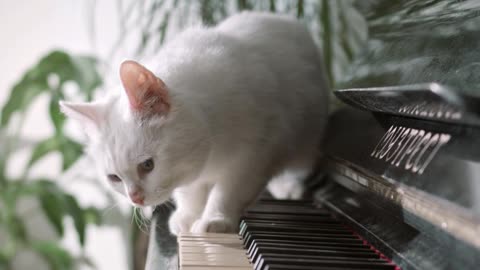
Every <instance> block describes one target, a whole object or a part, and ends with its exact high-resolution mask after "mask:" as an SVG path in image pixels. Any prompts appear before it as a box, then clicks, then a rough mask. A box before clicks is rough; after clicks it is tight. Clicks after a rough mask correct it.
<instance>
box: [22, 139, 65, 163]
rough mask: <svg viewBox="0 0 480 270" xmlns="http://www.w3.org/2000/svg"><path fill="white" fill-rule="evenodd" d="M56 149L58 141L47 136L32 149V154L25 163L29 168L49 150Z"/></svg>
mask: <svg viewBox="0 0 480 270" xmlns="http://www.w3.org/2000/svg"><path fill="white" fill-rule="evenodd" d="M58 149H59V142H58V140H57V138H55V137H52V138H48V139H45V140H43V141H41V142H39V143H38V144H37V145H36V146H35V148H34V149H33V152H32V155H31V157H30V160H29V161H28V164H27V168H30V167H31V166H32V165H33V164H34V163H35V162H37V161H38V160H40V159H41V158H42V157H44V156H45V155H47V154H49V153H50V152H53V151H56V150H58Z"/></svg>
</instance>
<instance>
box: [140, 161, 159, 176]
mask: <svg viewBox="0 0 480 270" xmlns="http://www.w3.org/2000/svg"><path fill="white" fill-rule="evenodd" d="M154 167H155V164H154V163H153V159H152V158H149V159H147V160H145V161H144V162H142V163H140V164H138V172H139V174H140V175H142V174H146V173H149V172H151V171H152V170H153V168H154Z"/></svg>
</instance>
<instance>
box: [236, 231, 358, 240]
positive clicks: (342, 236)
mask: <svg viewBox="0 0 480 270" xmlns="http://www.w3.org/2000/svg"><path fill="white" fill-rule="evenodd" d="M248 233H256V234H259V235H261V234H275V235H279V236H282V235H288V236H292V237H293V236H298V237H302V236H305V237H312V236H313V237H322V238H334V239H357V240H360V239H359V238H358V237H357V236H355V235H354V234H328V233H315V234H313V233H304V232H275V231H252V232H250V231H246V233H245V235H247V234H248Z"/></svg>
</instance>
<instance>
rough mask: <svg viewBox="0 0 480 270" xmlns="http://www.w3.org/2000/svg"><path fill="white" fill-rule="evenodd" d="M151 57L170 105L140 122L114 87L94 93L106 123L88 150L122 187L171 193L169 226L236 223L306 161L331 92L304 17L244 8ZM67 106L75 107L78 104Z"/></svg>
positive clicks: (158, 196)
mask: <svg viewBox="0 0 480 270" xmlns="http://www.w3.org/2000/svg"><path fill="white" fill-rule="evenodd" d="M151 62H152V63H154V65H150V70H152V72H154V73H155V75H156V76H157V77H159V78H161V79H162V80H163V81H164V82H165V84H166V85H167V87H168V91H169V96H170V98H171V104H172V107H171V108H172V109H171V111H170V112H169V113H168V115H166V116H164V117H154V118H152V119H149V120H143V122H140V121H139V120H138V119H137V118H135V117H134V116H133V115H132V112H131V111H130V110H129V106H128V101H127V98H126V96H125V94H124V93H123V91H118V95H116V96H113V97H110V98H108V99H107V100H105V101H103V102H100V103H98V104H99V105H98V110H97V111H101V112H103V118H101V119H100V120H98V119H95V120H93V122H94V124H96V126H98V127H99V128H98V131H97V132H93V133H92V134H93V135H91V136H90V147H89V149H90V150H91V151H90V152H91V153H92V155H93V156H94V157H95V158H96V159H97V161H98V162H97V163H98V166H99V168H101V170H102V171H103V175H106V174H110V173H112V174H117V175H119V176H120V177H121V178H122V180H123V181H122V182H121V183H118V184H113V188H114V189H115V190H117V191H118V192H121V193H123V194H127V192H126V190H128V189H131V188H135V187H136V186H140V187H141V188H143V190H144V192H145V205H156V204H160V203H162V202H164V201H165V200H167V199H168V198H169V196H170V195H172V193H173V197H174V199H175V201H176V203H177V210H176V212H175V213H174V215H173V216H172V218H171V220H170V223H169V224H170V229H171V230H172V232H173V233H175V234H177V233H179V232H181V231H189V230H191V231H194V232H205V231H209V232H225V231H232V230H235V229H236V224H237V222H238V219H239V216H240V214H241V212H242V211H243V210H244V208H245V207H246V206H247V205H248V204H249V203H251V202H252V200H254V199H255V198H256V196H257V195H258V194H259V192H260V191H261V190H262V189H263V188H264V187H265V186H266V184H267V182H268V180H269V179H271V178H272V177H275V176H277V175H278V176H280V175H283V176H281V177H283V178H284V177H285V174H284V172H285V171H286V170H294V171H295V172H301V171H303V172H304V173H296V175H305V174H306V172H308V171H310V170H311V167H312V164H313V162H314V160H315V158H316V157H317V156H318V150H319V146H320V140H321V137H322V134H323V131H324V127H325V124H326V119H327V101H328V98H327V92H328V91H327V86H326V80H325V76H324V73H323V69H322V64H321V60H320V57H319V55H318V53H317V48H316V46H315V45H314V43H313V41H312V39H311V37H310V35H309V33H308V31H307V29H306V28H305V26H304V25H303V24H301V23H299V22H297V21H296V20H295V19H293V18H290V17H286V16H279V15H270V14H264V13H241V14H238V15H235V16H232V17H230V18H229V19H227V20H225V21H224V22H222V23H221V24H219V25H218V26H217V27H215V28H192V29H189V30H186V31H185V32H183V33H181V34H179V35H178V36H177V37H176V38H175V39H173V40H172V41H170V42H168V43H167V44H166V45H165V46H164V47H163V48H162V50H161V51H160V53H159V54H158V56H156V57H155V58H154V59H152V61H151ZM62 107H63V110H64V111H65V113H66V114H67V115H70V116H72V117H74V118H75V112H74V111H75V105H72V104H68V105H63V106H62ZM72 108H73V109H72ZM95 115H96V114H95ZM76 118H77V119H79V120H80V121H81V122H85V121H86V122H89V121H90V122H91V120H85V117H83V118H79V117H76ZM91 126H92V125H91V123H90V128H91ZM93 126H95V125H93ZM96 134H97V135H96ZM149 157H153V158H154V161H155V168H154V170H153V171H152V172H151V173H150V174H149V175H148V176H147V178H146V179H143V180H140V179H139V178H138V175H137V174H136V167H137V164H138V163H140V162H142V161H143V160H145V159H146V158H149Z"/></svg>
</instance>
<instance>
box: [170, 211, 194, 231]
mask: <svg viewBox="0 0 480 270" xmlns="http://www.w3.org/2000/svg"><path fill="white" fill-rule="evenodd" d="M194 220H195V216H194V215H191V214H187V213H183V212H179V211H175V212H174V213H173V214H172V216H171V217H170V220H168V228H169V229H170V232H171V233H172V234H173V235H178V234H180V233H182V232H189V231H190V228H191V227H192V223H193V221H194Z"/></svg>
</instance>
